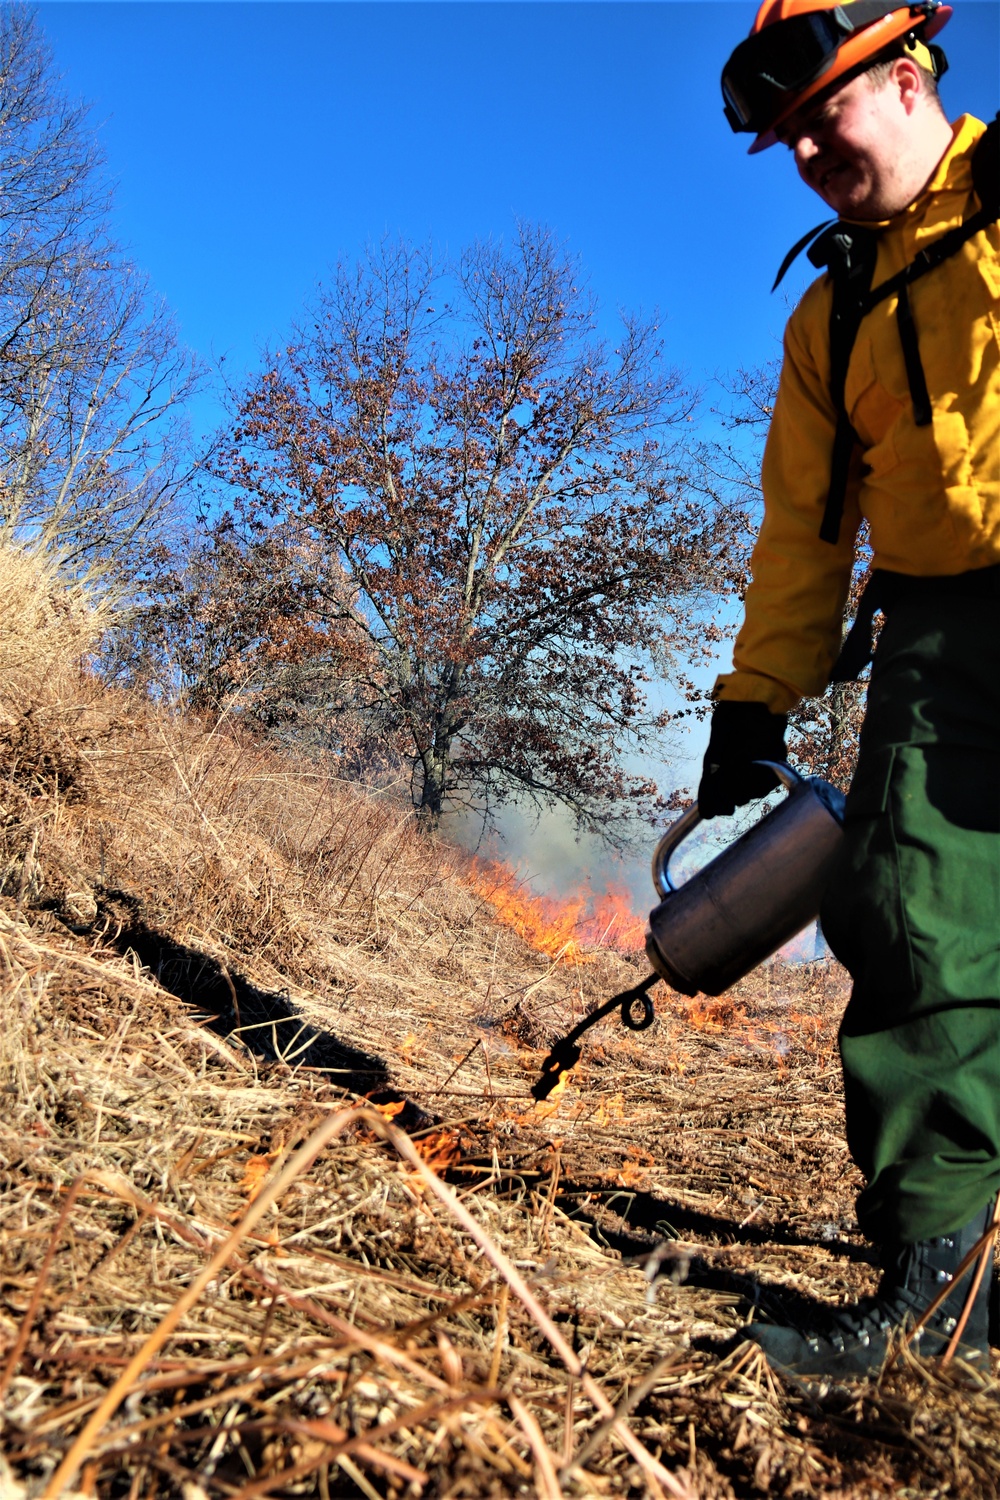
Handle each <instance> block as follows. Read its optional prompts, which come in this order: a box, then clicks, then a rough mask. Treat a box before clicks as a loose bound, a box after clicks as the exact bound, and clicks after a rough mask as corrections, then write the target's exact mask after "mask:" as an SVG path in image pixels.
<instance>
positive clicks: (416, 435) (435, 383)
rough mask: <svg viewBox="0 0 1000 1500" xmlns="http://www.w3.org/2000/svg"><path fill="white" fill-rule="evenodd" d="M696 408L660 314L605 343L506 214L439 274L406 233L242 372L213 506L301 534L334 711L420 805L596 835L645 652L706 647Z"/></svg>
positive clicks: (627, 780)
mask: <svg viewBox="0 0 1000 1500" xmlns="http://www.w3.org/2000/svg"><path fill="white" fill-rule="evenodd" d="M691 409H692V398H691V396H690V394H689V393H688V392H687V391H686V390H685V389H684V388H683V386H682V384H681V382H680V380H679V378H678V376H677V374H676V373H675V372H674V371H672V370H670V369H668V368H667V367H666V366H665V364H664V361H663V350H662V344H661V339H660V336H659V334H658V331H657V326H656V324H655V322H653V321H643V320H641V319H639V318H631V317H626V318H624V320H623V323H622V327H621V331H620V334H619V337H618V339H617V341H616V343H615V344H614V347H609V345H608V343H607V342H606V341H605V340H604V339H602V338H601V337H599V335H598V332H597V319H596V310H595V308H594V305H593V303H592V300H591V298H590V297H589V295H588V293H587V291H586V289H585V287H584V286H583V285H582V283H581V280H580V277H579V271H578V269H577V267H576V266H575V264H574V263H573V261H572V260H571V259H569V258H568V257H567V256H566V255H565V254H564V253H563V252H562V250H561V249H560V248H559V246H557V245H556V244H555V243H554V241H553V239H552V238H551V236H550V235H549V234H548V233H547V232H545V231H543V230H539V229H531V228H524V227H522V228H520V229H519V231H518V233H517V236H516V238H515V240H514V242H513V244H512V245H510V246H509V247H508V246H504V245H502V244H497V243H487V244H479V245H476V246H474V247H473V248H471V249H470V250H468V251H467V252H466V253H465V254H464V255H463V256H462V257H461V259H460V261H459V262H458V264H457V265H456V266H455V267H454V268H452V269H451V270H450V271H448V272H445V273H441V274H438V273H437V272H435V270H434V269H433V267H432V266H431V264H430V262H429V259H428V257H427V256H426V255H424V254H423V253H421V252H419V251H417V250H414V249H412V248H409V247H407V246H402V245H401V246H387V245H384V246H382V247H380V248H378V249H376V250H374V251H373V252H371V253H370V254H369V256H368V258H367V259H366V260H365V261H364V263H362V264H361V265H359V266H357V267H355V268H348V267H346V266H341V267H340V268H339V269H338V270H337V272H336V274H335V275H334V277H333V280H332V282H331V283H330V285H329V286H327V287H325V288H324V289H322V290H321V292H320V295H319V298H318V301H317V303H316V306H315V308H314V309H313V313H312V316H311V319H310V321H309V323H308V325H307V326H306V327H304V328H303V329H301V330H300V331H299V333H298V336H297V337H296V339H295V341H294V343H292V344H291V345H290V346H289V347H288V348H287V349H286V350H285V351H284V353H283V354H282V355H281V356H280V357H279V358H276V359H274V360H273V361H272V362H271V364H270V366H269V368H268V369H267V370H266V371H265V372H264V373H263V374H262V375H261V376H260V377H259V379H257V380H256V381H255V382H254V383H253V384H252V385H251V386H250V388H249V389H248V390H247V391H246V393H245V395H244V397H243V399H242V401H241V402H240V404H239V410H238V414H237V418H236V421H235V424H234V426H233V428H232V432H231V435H230V439H229V442H228V444H227V445H225V447H224V451H223V454H222V458H221V460H220V465H219V473H220V475H221V476H222V477H224V479H225V480H226V482H227V483H228V484H229V485H230V486H231V487H232V495H233V499H232V501H231V504H232V509H233V512H234V514H236V515H238V517H239V520H240V526H241V528H243V529H244V531H245V532H246V534H247V535H248V536H251V537H256V538H262V537H264V536H266V535H268V534H269V533H270V532H271V530H272V529H273V528H275V527H281V528H283V529H284V531H285V533H286V534H289V531H290V530H292V531H294V532H295V533H296V534H297V538H298V545H299V548H300V553H299V555H300V556H305V555H306V554H307V553H309V552H310V551H311V554H312V556H313V558H314V562H313V565H312V566H311V568H308V569H307V570H306V574H307V575H308V576H306V574H303V573H301V572H300V573H299V575H298V577H297V580H296V583H295V589H294V600H295V601H297V603H298V605H299V606H300V607H301V608H302V609H304V610H306V611H308V612H309V613H310V615H311V616H312V617H314V618H316V619H322V621H323V623H324V626H325V628H326V629H328V630H329V631H330V632H333V633H336V632H346V633H347V634H349V635H352V636H354V637H356V638H358V639H361V640H363V641H364V643H365V647H366V657H367V661H366V668H365V670H364V672H363V673H359V674H357V675H356V676H355V677H354V679H353V685H352V708H353V710H354V711H355V712H359V713H361V714H362V715H363V716H364V717H365V719H366V722H367V723H368V725H369V730H370V732H371V734H372V735H373V737H374V738H375V739H377V740H380V741H382V742H383V743H391V744H392V745H393V746H394V747H395V748H396V751H397V753H398V755H399V756H400V757H401V758H402V760H403V761H404V762H405V763H407V764H408V765H409V766H410V767H411V770H412V796H413V801H414V805H415V806H416V807H417V808H418V809H419V811H420V813H421V814H422V815H423V816H424V817H425V818H426V820H427V821H428V822H429V823H430V824H432V825H433V824H436V823H437V821H438V819H439V818H440V816H441V814H442V812H443V811H444V810H445V808H446V807H449V808H456V807H461V806H474V807H476V808H477V809H480V810H483V811H485V812H486V813H487V814H488V812H489V809H491V808H492V807H494V806H496V805H497V804H499V803H501V802H503V801H505V800H509V799H527V800H529V801H531V802H533V803H534V805H536V806H543V805H552V804H556V803H559V804H562V805H564V806H567V807H569V808H570V809H572V811H573V812H574V814H575V815H576V817H577V819H578V821H579V822H580V823H581V824H582V825H587V826H591V827H599V828H602V829H604V830H605V831H606V830H607V828H608V827H609V826H610V823H611V822H614V821H616V820H618V821H621V820H623V819H627V818H628V817H630V816H632V815H633V814H634V812H635V811H636V810H638V811H641V812H646V813H648V812H649V811H650V810H651V808H652V807H653V805H654V804H655V801H656V788H655V787H654V785H653V784H652V783H651V782H650V781H649V779H648V778H646V777H644V776H641V775H636V774H633V773H632V772H631V771H630V770H628V769H626V767H625V765H624V764H623V755H624V753H625V752H626V751H627V750H628V749H629V748H638V747H641V746H643V745H648V744H649V743H650V742H651V739H652V738H653V737H654V736H655V735H656V734H657V732H658V731H660V730H662V729H663V727H664V725H665V723H666V720H667V715H666V714H665V713H664V712H663V710H662V708H658V707H656V706H653V705H651V704H650V702H649V698H648V695H647V691H646V688H647V684H648V683H649V682H650V680H651V677H652V674H653V672H654V671H655V670H656V669H657V668H663V667H666V668H667V669H669V670H674V671H678V670H680V667H681V666H682V665H683V664H684V663H686V662H688V661H690V659H691V658H692V657H694V656H697V655H698V654H699V653H700V652H703V651H704V650H705V646H706V640H707V639H708V638H709V637H710V635H711V626H710V624H708V623H707V620H708V615H709V613H710V605H711V602H712V600H713V596H714V593H715V591H717V590H718V589H719V587H720V586H721V585H722V583H723V580H724V575H725V566H726V560H727V548H728V543H729V532H730V528H729V526H728V524H727V523H726V522H725V520H724V519H721V520H720V518H719V517H718V516H717V515H716V514H713V513H709V512H706V510H705V509H704V507H703V506H702V504H701V503H700V502H699V501H698V500H697V499H695V498H693V497H692V496H690V495H689V494H688V493H687V490H686V487H685V482H684V476H683V473H682V471H681V470H680V468H679V454H680V451H681V450H680V446H679V444H678V442H677V440H676V438H675V437H674V435H673V430H674V429H675V428H676V426H677V424H680V423H683V422H684V421H685V419H686V418H688V416H689V414H690V412H691ZM289 581H290V580H289ZM289 600H290V607H292V604H293V602H294V601H292V599H291V592H290V596H289ZM354 661H355V664H357V661H358V657H357V655H356V654H355V657H354Z"/></svg>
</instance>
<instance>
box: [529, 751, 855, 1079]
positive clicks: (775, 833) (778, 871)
mask: <svg viewBox="0 0 1000 1500" xmlns="http://www.w3.org/2000/svg"><path fill="white" fill-rule="evenodd" d="M758 764H760V765H765V766H767V767H768V769H769V770H772V771H773V772H774V774H775V775H776V776H777V777H778V780H779V781H780V782H781V783H782V785H783V786H784V787H785V788H786V789H787V791H788V796H787V797H786V798H785V800H784V801H783V802H782V803H781V804H780V805H779V806H778V807H776V808H774V809H773V810H772V811H771V812H769V813H768V814H767V815H766V816H765V817H763V818H761V820H760V822H759V823H755V824H754V826H753V827H752V828H750V829H748V830H747V832H746V833H744V834H742V835H741V836H740V837H739V838H738V839H736V840H735V841H734V842H733V843H732V844H730V845H729V846H728V848H726V849H724V850H723V851H722V853H721V854H718V855H716V857H715V858H714V859H712V860H709V862H708V864H706V865H705V866H704V867H703V868H702V869H701V870H699V871H698V873H697V874H696V875H692V876H691V878H690V879H689V880H686V881H685V882H684V883H683V884H682V885H679V886H678V885H674V883H673V881H672V880H671V878H670V869H669V866H670V859H671V856H672V855H673V854H674V853H675V852H676V850H677V848H678V846H679V845H680V844H681V843H683V841H684V840H685V839H686V838H687V837H688V835H689V834H690V833H692V832H693V830H694V829H695V828H696V827H697V826H698V824H699V823H700V822H701V816H700V814H699V812H698V804H697V803H694V805H693V806H691V807H689V808H688V810H687V811H686V812H685V813H682V815H681V816H680V817H679V818H678V819H677V821H676V822H675V823H673V824H671V826H670V827H669V828H668V829H667V831H666V833H665V834H664V835H663V837H662V838H661V839H660V842H659V843H658V844H657V846H656V849H655V851H654V853H653V886H654V888H655V890H656V894H657V895H658V896H659V897H660V898H661V899H660V904H659V905H658V906H655V907H654V908H653V910H652V911H651V912H650V914H649V930H648V931H647V933H646V955H647V957H648V958H649V961H650V963H651V964H652V965H653V972H652V973H651V974H649V975H648V976H647V977H646V978H645V979H644V980H642V981H641V983H639V984H637V985H634V986H633V987H632V988H631V989H629V990H625V991H623V992H622V993H621V994H620V995H615V996H614V997H613V998H612V999H611V1000H608V1001H606V1002H605V1004H604V1005H602V1006H600V1007H599V1008H598V1009H597V1010H595V1011H592V1012H591V1014H590V1015H589V1016H586V1017H585V1018H584V1019H583V1021H581V1022H579V1023H578V1024H577V1025H576V1026H574V1028H573V1030H572V1031H571V1032H569V1033H568V1035H566V1036H565V1037H562V1038H560V1040H559V1041H558V1042H557V1043H556V1044H555V1046H554V1047H553V1048H552V1051H551V1052H550V1053H549V1055H548V1057H547V1058H546V1059H545V1062H544V1064H543V1065H542V1074H541V1077H540V1078H539V1079H538V1081H537V1082H536V1083H535V1085H534V1086H533V1088H532V1090H531V1092H532V1095H533V1096H534V1098H536V1099H544V1098H546V1097H547V1096H548V1094H550V1093H551V1091H552V1090H553V1088H555V1086H556V1084H557V1083H558V1082H559V1076H560V1074H561V1073H562V1072H564V1071H565V1070H566V1069H567V1068H571V1067H572V1066H573V1064H574V1063H575V1062H576V1061H577V1060H578V1059H579V1056H580V1048H579V1046H578V1041H579V1038H580V1037H581V1036H582V1034H583V1033H584V1032H585V1031H586V1030H588V1028H589V1027H591V1026H593V1025H594V1024H595V1023H596V1022H597V1021H599V1020H600V1019H601V1018H602V1016H605V1015H607V1014H608V1013H609V1012H610V1011H612V1010H614V1009H615V1007H616V1006H619V1005H620V1006H621V1013H622V1020H623V1021H624V1023H625V1025H626V1026H628V1027H629V1028H630V1029H631V1030H634V1031H644V1030H645V1029H646V1027H647V1026H650V1025H652V1022H653V1019H654V1014H653V1003H652V1001H651V1000H650V998H649V996H648V994H647V991H648V990H650V989H651V988H652V987H653V985H654V984H656V982H657V981H658V980H659V979H664V980H666V982H667V984H669V985H670V987H671V989H674V990H677V991H679V992H680V994H682V995H697V994H699V993H700V994H705V995H721V994H722V992H723V990H727V989H729V988H730V986H731V985H734V984H735V983H736V982H737V980H739V979H742V978H743V977H744V975H746V974H749V973H750V971H751V969H755V968H756V967H757V965H758V964H761V963H763V962H764V960H765V959H767V958H770V956H771V955H772V953H776V952H777V950H778V949H779V948H780V947H781V946H782V945H783V944H784V943H787V942H788V940H789V939H790V938H793V937H794V936H795V935H796V933H798V932H801V931H802V929H803V928H804V927H807V926H808V925H809V923H810V922H811V921H813V919H814V918H815V917H816V916H818V914H819V908H820V902H821V901H822V898H823V892H824V890H825V888H826V883H827V880H828V879H829V875H830V869H831V866H832V864H833V861H834V859H835V857H836V854H837V851H838V849H839V847H840V843H841V840H842V838H843V824H844V795H843V793H842V792H839V791H838V790H837V788H836V787H833V786H830V784H829V783H828V782H826V781H823V780H821V779H820V778H819V777H818V776H814V777H809V778H806V777H804V776H800V775H799V773H798V772H797V771H794V770H792V768H791V766H789V765H786V764H785V763H784V762H778V761H760V762H758ZM636 1004H640V1005H641V1011H640V1013H639V1015H638V1016H637V1015H636V1014H635V1012H634V1007H635V1006H636Z"/></svg>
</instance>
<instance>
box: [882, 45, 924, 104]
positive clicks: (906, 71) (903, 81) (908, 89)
mask: <svg viewBox="0 0 1000 1500" xmlns="http://www.w3.org/2000/svg"><path fill="white" fill-rule="evenodd" d="M923 71H924V70H923V68H921V67H920V66H919V65H918V64H917V63H915V62H911V61H910V59H909V58H908V57H897V58H896V60H895V62H894V63H893V65H892V73H891V74H890V75H889V76H890V80H891V83H892V86H893V88H894V89H895V90H896V91H897V93H898V95H899V102H900V103H901V104H902V106H903V108H904V109H905V110H906V113H907V114H908V115H912V113H913V111H914V110H915V109H916V107H917V104H918V102H919V100H920V97H921V95H922V94H923V93H924V79H923V77H922V76H921V75H922V73H923Z"/></svg>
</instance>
